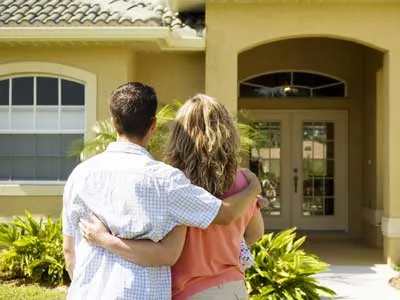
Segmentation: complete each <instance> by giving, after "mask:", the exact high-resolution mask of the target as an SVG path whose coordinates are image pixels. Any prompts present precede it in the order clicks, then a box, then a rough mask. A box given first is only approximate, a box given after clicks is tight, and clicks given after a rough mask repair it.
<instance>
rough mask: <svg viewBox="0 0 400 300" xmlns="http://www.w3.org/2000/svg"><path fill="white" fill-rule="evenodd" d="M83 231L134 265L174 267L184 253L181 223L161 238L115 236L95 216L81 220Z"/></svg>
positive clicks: (84, 235)
mask: <svg viewBox="0 0 400 300" xmlns="http://www.w3.org/2000/svg"><path fill="white" fill-rule="evenodd" d="M79 227H80V230H81V234H82V236H83V237H84V238H85V239H86V241H87V242H88V243H90V244H93V245H96V246H99V247H102V248H105V249H107V250H109V251H111V252H113V253H114V254H115V255H118V256H120V257H122V258H123V259H125V260H128V261H131V262H133V263H135V264H138V265H142V266H149V267H160V266H172V265H174V264H175V263H176V261H177V260H178V258H179V256H180V255H181V253H182V249H183V246H184V244H185V236H186V227H185V226H178V227H175V228H174V229H173V230H172V231H170V232H169V233H168V234H167V235H166V236H165V237H164V238H163V239H162V240H161V241H159V242H157V243H155V242H153V241H150V240H127V239H121V238H118V237H116V236H113V235H112V234H110V233H109V231H108V230H107V228H106V227H105V226H104V224H103V223H102V222H101V221H100V220H99V219H98V218H97V217H95V216H92V218H91V222H87V221H85V220H81V221H80V224H79Z"/></svg>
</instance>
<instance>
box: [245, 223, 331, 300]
mask: <svg viewBox="0 0 400 300" xmlns="http://www.w3.org/2000/svg"><path fill="white" fill-rule="evenodd" d="M295 230H296V229H295V228H292V229H289V230H286V231H282V232H280V233H277V234H273V233H270V234H266V235H264V237H263V238H262V239H261V240H260V241H259V242H257V243H256V244H255V245H254V246H253V247H252V253H253V256H254V260H255V263H254V266H253V267H252V268H250V269H249V270H247V271H246V285H247V288H248V291H249V293H250V299H254V300H256V299H263V300H292V299H293V300H314V299H315V300H317V299H318V300H319V299H320V297H321V295H324V296H328V297H333V296H334V295H335V292H334V291H332V290H331V289H329V288H326V287H323V286H321V285H319V284H318V281H317V280H316V279H315V278H314V277H313V275H315V274H317V273H319V272H323V271H326V270H327V269H328V266H329V265H328V264H326V263H324V262H322V261H320V259H319V258H318V257H316V256H314V255H311V254H306V253H305V252H304V250H302V249H300V247H301V246H302V245H303V243H304V241H305V237H302V238H299V239H297V240H296V233H295Z"/></svg>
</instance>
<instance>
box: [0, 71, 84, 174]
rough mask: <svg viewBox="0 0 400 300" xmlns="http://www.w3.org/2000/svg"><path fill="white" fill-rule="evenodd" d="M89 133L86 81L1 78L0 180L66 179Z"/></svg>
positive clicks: (55, 78) (39, 76)
mask: <svg viewBox="0 0 400 300" xmlns="http://www.w3.org/2000/svg"><path fill="white" fill-rule="evenodd" d="M84 133H85V85H84V84H83V83H81V82H78V81H74V80H71V79H68V78H62V77H54V76H46V75H37V76H36V75H23V76H12V77H6V78H2V79H0V145H1V147H0V180H7V181H11V180H35V181H36V180H37V181H40V180H51V181H55V180H60V181H63V180H66V179H67V177H68V175H69V174H70V172H71V171H72V169H73V168H74V167H75V166H76V165H77V164H78V162H79V161H78V160H77V159H76V158H72V157H70V156H69V155H68V152H69V150H70V147H71V143H72V142H74V141H76V140H82V139H83V137H84Z"/></svg>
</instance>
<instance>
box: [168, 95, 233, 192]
mask: <svg viewBox="0 0 400 300" xmlns="http://www.w3.org/2000/svg"><path fill="white" fill-rule="evenodd" d="M239 147H240V139H239V132H238V130H237V127H236V124H235V121H234V120H233V118H232V116H231V114H230V113H229V112H228V110H227V109H226V107H225V106H224V105H222V104H221V103H218V102H217V101H216V100H215V99H214V98H212V97H210V96H207V95H203V94H197V95H196V96H194V97H192V98H191V99H189V100H188V101H187V102H186V103H185V104H184V105H183V106H182V107H181V108H180V109H179V111H178V113H177V115H176V118H175V121H174V124H173V127H172V130H171V134H170V136H169V140H168V144H167V147H166V151H165V160H166V162H167V163H168V164H170V165H172V166H174V167H175V168H178V169H180V170H182V171H184V172H185V174H186V176H187V177H188V178H189V179H190V180H191V181H192V183H193V184H195V185H198V186H201V187H203V188H204V189H206V190H207V191H209V192H210V193H211V194H213V195H215V196H217V197H219V196H221V195H222V194H224V193H225V192H226V191H227V190H228V189H229V188H230V187H231V185H232V184H233V183H234V182H235V177H236V171H237V168H238V158H239V150H240V149H239Z"/></svg>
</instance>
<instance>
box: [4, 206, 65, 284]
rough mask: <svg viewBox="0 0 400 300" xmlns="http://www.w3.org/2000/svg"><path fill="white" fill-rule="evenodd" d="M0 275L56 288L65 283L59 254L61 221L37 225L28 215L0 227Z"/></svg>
mask: <svg viewBox="0 0 400 300" xmlns="http://www.w3.org/2000/svg"><path fill="white" fill-rule="evenodd" d="M0 246H5V247H6V248H5V249H3V250H2V251H1V252H0V272H3V273H4V274H5V275H6V276H8V277H10V278H15V279H17V278H22V279H28V280H30V281H33V282H40V283H44V284H50V285H56V284H63V283H65V282H66V281H67V280H68V275H67V272H66V270H65V261H64V257H63V251H62V230H61V218H59V219H58V221H57V222H54V221H53V220H52V219H51V218H48V219H47V221H46V222H44V221H43V220H42V219H41V220H40V221H39V222H37V221H35V220H34V218H33V217H32V215H31V214H30V213H29V212H25V217H24V218H16V219H15V220H14V221H12V222H11V223H10V224H0Z"/></svg>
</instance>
